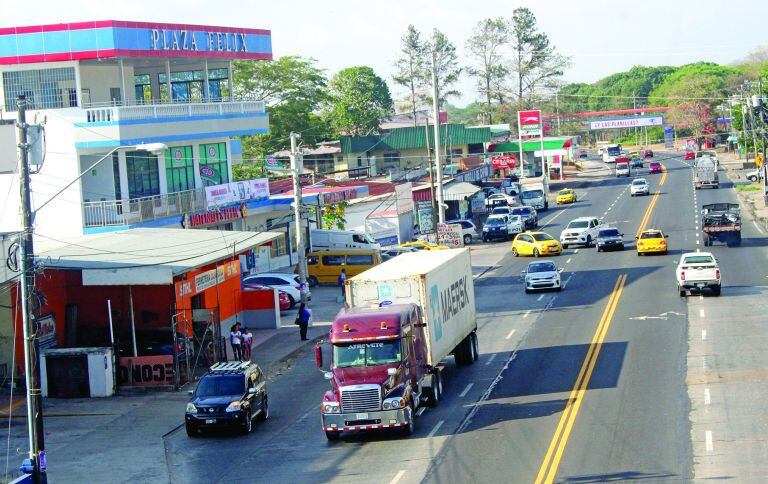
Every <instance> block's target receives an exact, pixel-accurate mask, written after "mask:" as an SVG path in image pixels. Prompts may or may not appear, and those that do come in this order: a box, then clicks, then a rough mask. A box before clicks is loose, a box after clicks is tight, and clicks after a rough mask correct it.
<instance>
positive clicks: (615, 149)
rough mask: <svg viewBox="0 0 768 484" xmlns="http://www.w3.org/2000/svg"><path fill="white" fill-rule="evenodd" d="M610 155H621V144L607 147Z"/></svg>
mask: <svg viewBox="0 0 768 484" xmlns="http://www.w3.org/2000/svg"><path fill="white" fill-rule="evenodd" d="M605 150H606V151H607V152H608V154H609V155H610V156H619V155H620V154H621V146H619V145H614V146H608V147H606V148H605Z"/></svg>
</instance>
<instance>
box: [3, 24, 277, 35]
mask: <svg viewBox="0 0 768 484" xmlns="http://www.w3.org/2000/svg"><path fill="white" fill-rule="evenodd" d="M105 27H112V28H117V27H122V28H129V29H167V30H194V31H199V32H222V33H230V34H254V35H271V34H272V31H271V30H268V29H251V28H245V27H244V28H239V27H216V26H213V25H194V24H168V23H157V22H129V21H125V20H95V21H89V22H72V23H62V24H48V25H24V26H21V27H3V28H0V35H9V34H32V33H41V32H61V31H65V30H86V29H100V28H105Z"/></svg>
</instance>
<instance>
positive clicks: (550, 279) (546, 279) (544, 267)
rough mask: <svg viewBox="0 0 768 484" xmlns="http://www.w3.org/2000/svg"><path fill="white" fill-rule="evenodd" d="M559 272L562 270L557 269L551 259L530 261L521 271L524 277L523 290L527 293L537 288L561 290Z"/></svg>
mask: <svg viewBox="0 0 768 484" xmlns="http://www.w3.org/2000/svg"><path fill="white" fill-rule="evenodd" d="M561 272H563V270H562V269H558V267H557V266H556V265H555V263H554V262H552V261H551V260H539V261H535V262H531V263H530V264H528V267H527V268H526V269H525V270H524V271H523V277H524V278H525V292H526V293H529V292H531V291H536V290H538V289H554V290H555V291H559V290H561V289H562V286H561V285H560V273H561Z"/></svg>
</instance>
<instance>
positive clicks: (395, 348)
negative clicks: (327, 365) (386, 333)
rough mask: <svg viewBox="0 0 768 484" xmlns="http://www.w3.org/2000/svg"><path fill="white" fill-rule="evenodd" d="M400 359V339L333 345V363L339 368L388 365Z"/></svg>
mask: <svg viewBox="0 0 768 484" xmlns="http://www.w3.org/2000/svg"><path fill="white" fill-rule="evenodd" d="M400 360H401V354H400V340H394V341H384V342H380V343H357V344H351V345H333V363H334V364H335V365H336V366H337V367H339V368H344V367H350V366H376V365H388V364H390V363H397V362H399V361H400Z"/></svg>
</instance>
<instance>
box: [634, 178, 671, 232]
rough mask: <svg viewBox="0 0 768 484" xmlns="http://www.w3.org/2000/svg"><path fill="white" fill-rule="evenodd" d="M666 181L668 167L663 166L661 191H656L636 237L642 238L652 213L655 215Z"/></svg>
mask: <svg viewBox="0 0 768 484" xmlns="http://www.w3.org/2000/svg"><path fill="white" fill-rule="evenodd" d="M666 180H667V167H666V166H665V165H661V180H659V189H658V190H656V193H654V194H653V198H652V199H651V203H649V204H648V208H647V209H646V210H645V215H643V219H642V221H641V222H640V226H639V227H638V228H637V232H636V233H635V235H636V236H640V233H641V232H642V231H643V230H645V227H646V225H647V224H648V221H649V219H650V218H651V213H653V207H655V206H656V202H657V201H658V200H659V195H660V194H661V187H662V185H664V182H665V181H666Z"/></svg>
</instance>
